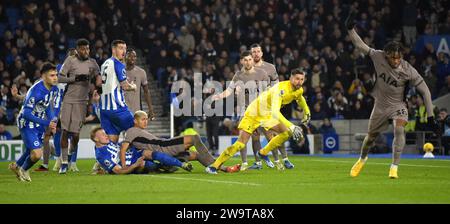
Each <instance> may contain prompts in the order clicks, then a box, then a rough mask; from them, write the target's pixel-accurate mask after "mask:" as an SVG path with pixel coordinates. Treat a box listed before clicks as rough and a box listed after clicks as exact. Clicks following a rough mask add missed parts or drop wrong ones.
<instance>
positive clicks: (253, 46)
mask: <svg viewBox="0 0 450 224" xmlns="http://www.w3.org/2000/svg"><path fill="white" fill-rule="evenodd" d="M257 47H259V48H261V45H259V44H256V43H255V44H252V46H250V49H252V48H257Z"/></svg>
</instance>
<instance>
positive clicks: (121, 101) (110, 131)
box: [100, 40, 136, 142]
mask: <svg viewBox="0 0 450 224" xmlns="http://www.w3.org/2000/svg"><path fill="white" fill-rule="evenodd" d="M111 49H112V57H111V58H109V59H107V60H106V61H105V62H104V63H103V64H102V66H101V72H100V73H101V76H102V92H101V96H100V123H101V126H102V128H103V129H105V132H106V134H107V135H108V137H109V139H110V140H111V141H113V142H117V141H118V140H119V134H120V132H121V131H126V130H127V129H128V128H131V127H132V126H133V115H132V113H131V111H130V110H129V109H128V106H127V104H126V103H125V98H124V95H123V90H124V91H135V90H136V85H135V84H134V83H133V82H131V83H129V82H128V81H127V75H126V70H125V64H123V62H122V61H123V60H124V57H125V52H126V50H127V45H126V43H125V42H124V41H122V40H114V41H113V42H112V43H111Z"/></svg>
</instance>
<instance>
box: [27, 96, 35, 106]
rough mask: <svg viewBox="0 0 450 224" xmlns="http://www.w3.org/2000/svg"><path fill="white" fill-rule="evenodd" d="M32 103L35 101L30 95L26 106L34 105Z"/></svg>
mask: <svg viewBox="0 0 450 224" xmlns="http://www.w3.org/2000/svg"><path fill="white" fill-rule="evenodd" d="M34 103H35V99H34V97H30V99H29V100H28V103H27V106H29V107H34Z"/></svg>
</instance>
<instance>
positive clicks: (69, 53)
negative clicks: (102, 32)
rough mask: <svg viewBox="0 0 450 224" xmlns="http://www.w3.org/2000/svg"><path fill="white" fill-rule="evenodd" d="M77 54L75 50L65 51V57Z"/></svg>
mask: <svg viewBox="0 0 450 224" xmlns="http://www.w3.org/2000/svg"><path fill="white" fill-rule="evenodd" d="M76 54H77V49H75V48H73V47H72V48H69V49H67V56H73V55H76Z"/></svg>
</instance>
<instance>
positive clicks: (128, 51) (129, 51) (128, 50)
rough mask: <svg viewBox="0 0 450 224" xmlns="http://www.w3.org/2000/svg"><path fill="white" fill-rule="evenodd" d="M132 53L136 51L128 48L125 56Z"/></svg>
mask: <svg viewBox="0 0 450 224" xmlns="http://www.w3.org/2000/svg"><path fill="white" fill-rule="evenodd" d="M133 51H134V52H136V50H134V48H128V49H127V54H129V53H131V52H133Z"/></svg>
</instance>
